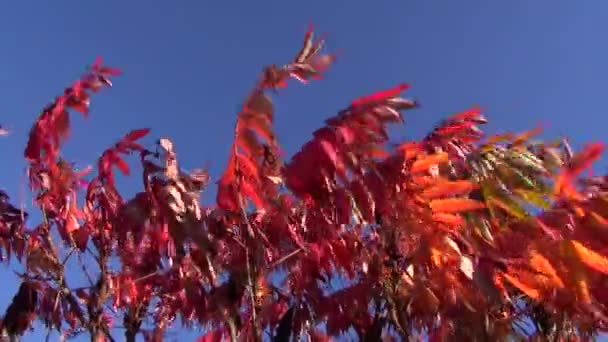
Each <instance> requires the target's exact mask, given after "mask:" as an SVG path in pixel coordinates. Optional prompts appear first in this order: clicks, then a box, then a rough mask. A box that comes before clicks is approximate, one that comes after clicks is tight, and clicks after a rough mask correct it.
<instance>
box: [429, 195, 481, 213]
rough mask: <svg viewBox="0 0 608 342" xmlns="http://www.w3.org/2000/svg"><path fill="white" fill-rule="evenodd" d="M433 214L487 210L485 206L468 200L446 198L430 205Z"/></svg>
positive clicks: (434, 201)
mask: <svg viewBox="0 0 608 342" xmlns="http://www.w3.org/2000/svg"><path fill="white" fill-rule="evenodd" d="M430 206H431V210H433V213H458V212H463V211H471V210H477V209H483V208H485V204H483V203H482V202H479V201H475V200H472V199H468V198H445V199H437V200H433V201H431V203H430Z"/></svg>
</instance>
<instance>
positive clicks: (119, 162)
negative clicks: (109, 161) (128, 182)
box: [114, 156, 130, 176]
mask: <svg viewBox="0 0 608 342" xmlns="http://www.w3.org/2000/svg"><path fill="white" fill-rule="evenodd" d="M114 165H116V167H117V168H118V169H119V170H120V172H122V174H123V175H125V176H128V175H129V173H130V171H129V165H128V164H127V162H125V161H124V160H123V159H122V158H120V157H118V156H115V157H114Z"/></svg>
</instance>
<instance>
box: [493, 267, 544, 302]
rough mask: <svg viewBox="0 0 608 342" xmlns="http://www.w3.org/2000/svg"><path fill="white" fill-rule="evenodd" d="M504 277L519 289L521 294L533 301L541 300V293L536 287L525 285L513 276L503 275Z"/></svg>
mask: <svg viewBox="0 0 608 342" xmlns="http://www.w3.org/2000/svg"><path fill="white" fill-rule="evenodd" d="M502 276H503V277H504V278H505V279H507V280H508V281H509V282H510V283H511V285H513V286H515V287H516V288H518V289H519V290H520V291H521V292H523V293H525V294H526V295H527V296H528V297H530V298H532V299H538V298H540V291H538V290H537V289H535V288H534V287H532V286H530V285H528V284H524V283H523V282H522V281H520V280H519V279H518V278H517V277H516V276H512V275H509V274H507V273H503V275H502Z"/></svg>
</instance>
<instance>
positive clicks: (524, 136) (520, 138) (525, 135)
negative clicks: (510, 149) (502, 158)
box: [513, 127, 543, 145]
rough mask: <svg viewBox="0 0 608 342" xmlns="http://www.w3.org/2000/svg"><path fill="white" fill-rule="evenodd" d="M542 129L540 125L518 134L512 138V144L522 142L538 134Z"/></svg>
mask: <svg viewBox="0 0 608 342" xmlns="http://www.w3.org/2000/svg"><path fill="white" fill-rule="evenodd" d="M542 131H543V129H542V127H536V128H534V129H531V130H529V131H527V132H523V133H521V134H518V135H516V136H515V137H514V138H513V145H519V144H522V143H524V142H526V141H527V140H528V139H530V138H531V137H533V136H535V135H538V134H540V133H541V132H542Z"/></svg>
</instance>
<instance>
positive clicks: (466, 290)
mask: <svg viewBox="0 0 608 342" xmlns="http://www.w3.org/2000/svg"><path fill="white" fill-rule="evenodd" d="M334 59H335V58H334V55H332V54H325V52H323V40H322V39H318V40H315V39H314V37H313V32H312V31H309V32H308V33H307V34H306V37H305V39H304V45H303V47H302V49H301V50H300V52H299V53H298V54H297V55H296V57H295V58H294V59H293V60H292V61H291V62H290V63H287V64H285V65H283V66H276V65H273V66H270V67H267V68H265V69H264V72H263V73H262V75H261V76H260V78H259V80H258V81H257V83H256V85H255V86H254V87H253V89H252V90H251V92H250V94H249V95H248V96H247V98H246V99H245V101H244V103H243V105H242V109H241V110H240V112H239V113H238V115H237V117H236V124H235V128H234V132H232V133H233V134H234V141H233V144H232V146H231V147H230V155H229V158H228V163H227V166H226V168H225V171H224V173H223V174H222V175H221V177H220V178H219V180H217V199H216V203H213V204H210V205H208V206H204V205H203V204H202V203H201V201H200V195H201V193H202V192H203V191H205V190H206V189H207V187H208V185H209V184H210V177H209V175H208V174H207V173H206V171H205V170H195V171H192V172H186V171H184V170H183V169H181V168H180V167H179V164H178V159H177V152H176V151H177V148H178V146H173V143H172V142H171V141H170V140H169V139H166V138H162V139H159V140H158V143H157V145H156V146H143V145H142V144H140V143H139V141H140V139H141V138H143V137H144V136H146V135H148V134H149V131H148V130H147V129H138V130H134V131H131V132H129V133H127V134H126V135H124V137H123V138H122V139H121V140H120V141H118V142H117V143H116V144H115V145H114V146H111V147H110V148H109V149H107V150H106V151H105V152H103V154H102V155H101V156H100V157H99V159H98V162H97V167H96V168H95V170H93V169H86V170H77V169H75V168H74V166H73V165H71V164H70V163H68V162H66V160H65V159H63V158H62V154H61V147H62V145H63V144H64V143H66V141H65V140H66V137H67V135H68V132H69V129H70V120H71V115H72V113H74V112H78V113H81V114H83V115H84V116H86V115H88V112H89V107H90V100H91V97H92V96H93V95H94V94H95V93H96V92H98V91H100V90H102V89H104V88H107V87H110V86H112V81H111V79H112V78H113V77H115V76H118V75H119V74H120V72H119V71H118V70H117V69H114V68H110V67H107V66H105V65H103V64H102V61H101V59H99V60H97V61H96V62H95V63H94V64H93V65H92V66H91V67H90V68H89V70H88V71H87V72H86V73H85V74H84V75H83V76H82V77H81V79H79V80H77V81H76V82H75V83H74V84H73V85H72V86H71V87H69V88H67V89H65V91H64V92H63V94H62V95H60V96H58V97H57V98H56V99H55V100H54V101H53V102H52V103H51V104H50V105H48V106H47V107H46V108H44V109H43V111H42V113H41V114H40V116H39V117H38V119H37V120H36V122H35V123H34V125H33V127H32V129H31V131H30V135H29V142H28V144H27V146H26V148H25V158H26V159H27V162H28V177H29V185H30V189H31V191H32V194H33V196H34V197H35V205H36V206H37V207H38V208H39V209H40V212H41V216H42V220H41V222H39V223H37V224H26V220H27V216H28V215H27V214H26V213H25V212H23V211H22V210H21V209H19V208H18V207H17V206H18V205H17V204H11V203H10V201H9V198H8V196H7V195H6V194H5V193H0V215H1V216H0V248H1V251H2V256H3V257H4V260H16V261H18V262H20V263H22V264H23V266H24V270H25V271H24V272H23V273H19V274H18V276H19V277H20V279H22V283H21V286H20V288H19V289H15V290H16V294H15V296H14V298H13V301H12V303H10V305H9V306H8V308H7V310H6V313H5V315H4V317H3V320H2V329H3V330H2V331H3V333H4V334H5V335H10V336H20V335H23V334H24V333H25V332H26V330H27V329H28V328H29V327H30V326H31V325H32V324H33V323H34V321H35V320H39V322H41V323H42V324H43V325H44V326H46V327H47V328H48V329H49V330H56V331H58V332H59V334H60V335H61V336H63V337H66V338H67V337H70V336H74V335H77V334H80V333H88V334H89V335H90V336H91V339H92V340H94V341H106V340H108V341H112V340H126V341H135V338H136V336H143V337H144V338H145V339H146V340H147V341H161V340H163V338H164V336H165V334H166V332H167V331H169V330H170V329H175V328H176V327H180V326H182V325H185V326H199V327H203V328H204V332H203V333H202V334H203V335H204V336H202V337H201V338H200V340H201V341H220V340H240V341H249V340H274V341H289V340H290V339H294V340H295V339H296V338H298V337H305V338H307V340H311V341H328V340H333V339H336V338H340V337H344V336H350V337H349V338H350V339H355V340H364V341H380V340H405V339H409V338H429V340H431V341H443V340H455V341H495V340H496V341H498V340H505V339H507V338H508V337H516V338H518V337H519V338H524V339H532V340H547V339H549V340H564V341H565V340H576V339H578V340H588V339H590V338H592V337H593V336H594V334H597V333H599V332H601V331H603V330H606V329H608V317H607V316H606V315H607V314H608V247H607V246H608V178H606V176H600V177H584V176H583V172H584V171H585V170H587V169H589V168H590V167H591V165H592V163H593V162H594V161H595V160H596V159H598V158H599V156H600V154H601V153H602V152H603V150H604V145H602V144H600V143H595V144H589V145H587V147H585V148H584V149H583V150H582V151H580V152H577V153H574V152H573V151H572V150H571V148H570V147H569V145H568V143H567V142H566V141H564V140H561V141H556V142H542V141H539V140H534V136H535V135H536V134H537V133H538V130H532V131H529V132H524V133H522V134H504V135H498V136H486V135H484V133H483V132H482V130H481V128H480V127H481V126H483V125H484V124H486V118H485V117H484V116H483V115H482V113H481V110H480V109H479V108H471V109H468V110H465V111H462V112H460V113H458V114H455V115H453V116H451V117H449V118H447V119H445V120H444V121H442V122H440V123H439V124H438V125H437V126H436V127H435V129H434V130H433V131H432V132H430V134H428V135H427V136H426V137H425V138H424V139H421V140H420V141H404V142H400V143H396V144H395V143H391V142H390V140H389V136H388V133H387V127H388V125H390V124H400V123H402V122H403V115H404V112H405V111H408V112H409V111H412V113H415V110H414V109H415V108H416V107H417V103H416V102H415V101H412V100H409V99H407V98H404V97H402V96H403V94H404V93H405V92H406V91H407V89H408V85H405V84H400V85H396V86H395V87H393V88H390V89H386V90H382V91H378V92H376V93H374V94H371V95H367V96H363V97H359V98H357V99H355V100H353V101H351V102H350V103H347V104H346V106H345V108H344V109H343V110H341V111H340V112H339V113H337V115H336V116H334V117H331V118H329V119H327V120H326V121H325V126H324V127H322V128H320V129H318V130H317V131H315V132H314V133H313V136H312V138H311V140H310V141H309V142H307V143H306V144H305V145H304V146H303V147H302V148H301V149H300V151H299V152H297V153H296V154H295V155H294V156H293V157H292V158H291V159H290V160H289V161H287V162H283V161H282V160H281V158H280V155H281V153H280V145H279V141H278V140H277V138H276V135H275V133H274V131H273V118H274V115H275V113H274V110H273V105H272V100H271V96H280V88H281V87H284V86H287V85H288V81H289V80H290V79H295V80H296V81H299V82H300V83H304V84H307V83H309V82H316V81H317V80H319V79H321V78H322V76H323V74H324V72H325V71H326V70H327V69H328V68H329V67H330V65H331V64H332V63H333V62H334ZM290 86H291V85H290ZM132 163H140V165H141V169H142V170H143V171H142V172H143V173H142V174H141V175H138V176H139V177H141V178H139V177H137V178H136V177H134V178H133V180H135V181H139V180H140V179H141V180H142V181H143V183H142V186H141V191H140V192H138V193H137V194H135V196H133V197H132V198H124V197H123V195H121V192H120V190H119V189H118V188H117V185H116V182H115V175H116V173H117V172H120V173H122V174H125V175H129V174H130V165H131V164H132ZM85 257H86V258H88V259H87V260H89V262H81V267H82V269H83V274H86V276H87V279H88V281H89V284H88V285H87V286H84V287H74V286H73V285H72V284H70V283H69V281H68V277H67V274H66V264H67V263H69V262H72V261H74V260H80V261H82V260H83V258H85ZM117 326H120V327H122V328H124V329H123V330H115V329H114V328H115V327H117ZM116 331H118V333H117V332H116ZM117 334H119V335H117ZM345 334H346V335H345ZM298 340H299V339H298Z"/></svg>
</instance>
